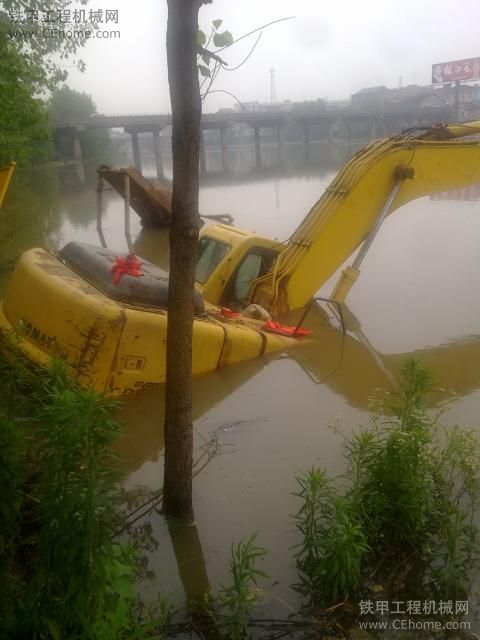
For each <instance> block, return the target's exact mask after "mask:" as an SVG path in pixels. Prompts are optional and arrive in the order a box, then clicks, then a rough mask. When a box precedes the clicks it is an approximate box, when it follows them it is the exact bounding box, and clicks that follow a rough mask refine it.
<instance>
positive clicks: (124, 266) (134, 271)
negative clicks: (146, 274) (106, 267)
mask: <svg viewBox="0 0 480 640" xmlns="http://www.w3.org/2000/svg"><path fill="white" fill-rule="evenodd" d="M112 273H113V284H118V283H119V282H120V278H121V277H122V275H123V274H124V273H126V274H127V275H129V276H143V273H142V263H141V262H140V261H139V260H138V259H137V256H136V255H135V254H133V253H129V254H128V255H127V256H126V257H125V258H116V259H115V264H114V265H113V267H112Z"/></svg>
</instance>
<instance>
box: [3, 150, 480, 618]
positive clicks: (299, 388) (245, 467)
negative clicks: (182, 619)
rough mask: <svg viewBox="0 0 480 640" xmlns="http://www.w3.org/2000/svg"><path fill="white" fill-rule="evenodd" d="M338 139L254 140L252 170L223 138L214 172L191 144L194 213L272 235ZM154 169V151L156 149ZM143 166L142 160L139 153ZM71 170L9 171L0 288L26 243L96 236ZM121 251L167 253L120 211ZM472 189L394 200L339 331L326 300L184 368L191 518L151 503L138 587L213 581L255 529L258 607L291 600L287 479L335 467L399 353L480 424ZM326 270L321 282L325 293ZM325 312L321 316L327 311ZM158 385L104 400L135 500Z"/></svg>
mask: <svg viewBox="0 0 480 640" xmlns="http://www.w3.org/2000/svg"><path fill="white" fill-rule="evenodd" d="M352 151H353V149H352V148H348V147H346V146H344V147H340V146H338V147H332V146H328V145H325V144H316V145H315V144H313V145H311V150H310V157H309V159H308V161H307V160H306V158H305V157H304V150H303V148H302V146H301V145H300V146H299V147H295V146H293V145H292V146H291V147H285V148H284V149H283V150H282V153H283V157H282V165H281V166H276V164H277V163H278V158H277V157H276V153H277V152H276V150H275V149H273V148H272V149H270V151H269V150H268V148H267V149H266V150H264V156H263V158H262V161H263V162H264V165H265V167H266V168H264V169H262V170H260V171H259V170H255V169H254V168H253V149H237V150H229V152H228V160H229V166H230V171H229V172H228V173H226V174H225V173H222V172H221V171H220V168H221V166H220V154H219V153H218V152H214V151H211V152H208V153H207V163H208V168H209V170H210V174H209V175H207V176H206V177H204V179H203V181H202V187H201V193H200V203H201V207H200V208H201V211H202V212H204V213H209V214H221V213H229V214H231V215H233V217H234V219H235V224H236V225H237V226H239V227H243V228H246V229H251V230H255V231H257V232H259V233H262V234H267V235H269V236H273V237H275V238H278V239H279V240H283V239H285V238H287V237H288V236H289V235H290V234H291V232H292V231H293V230H294V229H295V228H296V226H297V225H298V223H299V222H300V221H301V220H302V219H303V217H304V216H305V215H306V213H307V211H308V209H309V208H310V207H311V206H312V204H313V203H314V202H315V201H316V199H318V198H319V197H320V195H321V194H322V192H323V190H324V189H325V187H326V186H327V185H328V184H329V183H330V181H331V179H332V178H333V176H334V174H335V172H336V170H337V169H338V168H339V167H340V166H341V165H342V163H343V162H344V161H345V160H346V159H347V158H348V156H349V154H350V153H351V152H352ZM165 167H166V175H167V177H168V175H169V159H168V158H165ZM144 171H145V173H146V175H147V176H148V175H153V173H154V169H153V164H152V162H151V160H150V161H149V160H148V159H147V160H145V162H144ZM86 173H87V179H86V181H85V182H84V183H82V182H81V180H80V179H79V176H78V175H77V174H76V172H75V167H73V166H70V167H57V168H45V169H37V170H35V171H32V172H18V173H17V175H16V176H15V179H14V182H13V186H12V189H11V192H10V193H9V195H8V201H7V204H6V207H5V210H4V211H3V212H2V213H1V214H0V237H1V238H2V250H1V259H0V269H1V271H0V286H1V287H2V289H3V288H4V287H5V286H6V283H7V281H8V277H9V274H10V270H11V266H12V264H13V263H14V261H15V260H16V259H17V258H18V256H19V255H20V253H21V252H22V251H24V250H26V249H27V248H29V247H33V246H47V247H55V248H56V247H61V246H62V245H63V244H65V243H66V242H67V241H69V240H80V241H86V242H91V243H94V244H98V236H97V233H96V219H95V215H96V214H95V207H96V204H95V182H94V177H93V171H92V168H91V167H90V168H87V172H86ZM103 220H104V233H105V237H106V240H107V244H108V246H109V247H111V248H113V249H118V250H125V249H126V241H125V237H124V231H123V203H122V202H121V200H120V198H119V197H118V196H116V195H115V194H114V193H111V192H109V193H107V194H106V197H105V205H104V218H103ZM132 231H133V236H134V243H135V249H136V251H137V253H138V254H139V255H141V256H143V257H145V258H147V259H149V260H151V261H152V262H155V263H157V264H159V265H161V266H166V265H168V234H167V232H166V231H163V230H161V231H158V230H156V231H146V230H143V229H141V227H140V225H139V223H138V220H137V219H136V216H135V214H134V213H133V212H132ZM479 247H480V187H471V188H469V189H464V190H459V191H455V192H449V193H443V194H436V195H434V196H431V197H426V198H422V199H420V200H417V201H415V202H412V203H410V204H408V205H407V206H405V207H403V208H402V209H400V210H399V211H397V212H396V213H395V214H393V215H392V216H390V217H389V218H388V219H387V220H386V222H385V223H384V225H383V227H382V229H381V230H380V232H379V234H378V236H377V238H376V239H375V241H374V244H373V246H372V248H371V250H370V251H369V253H368V256H367V259H366V260H365V262H364V264H363V268H362V273H361V275H360V278H359V280H358V282H357V284H356V285H355V287H354V288H353V290H352V291H351V293H350V295H349V298H348V314H347V315H348V324H349V329H350V331H349V333H348V334H347V336H345V337H343V336H342V335H341V332H340V331H339V330H338V323H336V322H335V320H334V319H333V318H332V314H331V313H330V312H328V310H325V309H322V308H320V307H317V308H315V309H314V310H313V312H312V313H311V314H310V316H309V318H308V322H307V324H309V325H310V326H311V327H312V328H314V330H315V334H316V339H315V341H313V342H312V343H309V344H308V345H303V346H299V347H298V348H297V349H295V350H294V351H292V352H291V353H288V354H282V355H279V356H276V357H272V358H264V359H259V360H255V361H251V362H246V363H243V364H239V365H236V366H233V367H230V368H226V369H224V370H218V371H215V372H214V373H212V374H209V375H204V376H200V377H197V378H195V380H194V410H193V411H194V418H195V448H196V454H195V455H196V457H197V458H198V457H199V456H201V455H202V453H203V452H204V451H205V448H206V443H210V445H209V446H210V447H211V446H212V444H211V443H212V442H215V443H216V446H217V449H216V451H217V453H216V455H215V456H214V457H213V459H212V460H211V461H210V462H209V464H208V465H207V466H206V467H205V468H204V469H203V471H201V473H199V475H198V476H197V477H196V478H195V480H194V509H195V518H196V524H195V527H191V528H190V529H189V530H186V531H185V530H182V531H181V532H178V531H177V532H175V531H173V532H172V531H171V532H169V530H168V527H167V525H166V523H165V520H164V519H163V517H162V516H161V515H160V514H159V513H158V512H154V513H153V514H152V515H151V516H150V517H149V519H148V521H141V522H140V523H139V524H140V525H143V529H142V534H143V538H142V540H143V543H144V548H143V551H142V554H143V555H144V559H145V563H146V567H147V569H148V572H149V578H150V579H149V580H147V579H146V580H145V581H144V583H143V586H142V589H143V593H144V595H145V597H146V598H148V597H150V595H153V594H154V593H155V592H156V591H158V590H160V591H161V592H162V593H163V594H165V595H168V597H169V598H170V599H171V600H172V601H174V602H175V603H177V604H179V603H181V602H182V601H183V599H184V597H185V592H187V593H188V595H195V594H196V593H198V592H201V591H202V590H203V589H205V588H206V587H207V586H208V585H210V586H212V587H213V588H217V587H218V585H219V584H220V583H225V582H227V581H228V575H227V567H228V562H229V554H230V546H231V543H232V542H234V541H239V540H241V539H246V538H247V537H248V536H250V535H251V534H252V533H253V532H256V531H258V543H259V544H261V545H262V546H264V547H266V548H267V550H268V555H267V557H266V559H265V562H264V563H263V566H262V568H263V569H264V570H265V571H266V572H267V573H268V574H269V576H271V579H270V580H267V581H264V582H263V583H262V587H264V588H265V590H266V592H267V595H266V599H265V602H266V609H267V610H268V611H269V612H270V613H272V614H274V615H287V614H288V613H289V607H292V608H294V607H295V606H296V605H297V604H298V596H297V595H296V593H295V592H294V591H293V590H292V588H291V585H292V583H294V582H295V580H296V576H295V569H294V562H293V551H292V546H293V545H294V544H295V543H296V541H297V538H296V534H295V531H294V527H293V525H292V519H291V515H292V514H293V513H294V511H295V510H296V507H297V504H296V499H295V498H294V497H293V496H292V491H294V490H295V475H296V474H297V473H298V472H299V471H301V470H306V469H307V468H308V467H310V466H311V465H313V464H315V465H319V466H322V467H326V468H327V469H328V470H329V471H330V472H331V473H332V474H338V473H341V471H342V470H343V461H342V455H341V438H340V437H339V435H338V434H337V433H336V431H337V430H340V431H341V432H342V433H345V434H348V433H351V432H352V431H354V430H356V429H358V428H359V427H360V425H362V424H366V423H368V420H369V402H368V400H369V397H371V396H372V395H374V394H375V393H376V392H377V390H379V389H381V390H392V389H394V388H395V385H396V380H397V379H398V372H399V370H400V368H401V366H402V363H403V362H404V361H405V360H406V359H408V358H411V357H414V358H416V359H418V360H420V361H421V362H423V363H424V364H426V365H427V366H428V367H429V368H430V369H431V371H432V373H433V375H434V377H435V379H436V381H437V382H438V384H439V385H440V386H441V387H443V388H444V389H445V391H444V392H441V393H438V394H437V396H436V397H435V398H434V399H433V401H432V402H433V404H434V405H436V406H437V407H438V406H440V405H441V404H442V403H444V402H445V401H446V399H447V398H448V397H450V396H451V394H455V395H456V396H457V399H456V401H455V403H454V404H453V405H452V407H451V408H450V409H448V410H447V411H446V413H445V415H444V418H443V422H444V423H445V424H447V425H453V424H459V423H460V424H469V425H476V424H479V423H480V391H479V388H480V297H479V296H478V295H477V280H478V273H479V271H480V249H479ZM334 281H335V278H333V279H332V282H330V283H327V285H325V286H324V287H322V289H321V291H320V294H323V295H328V294H329V293H330V291H331V289H332V286H333V283H334ZM329 318H330V321H329ZM163 412H164V395H163V388H162V387H160V388H155V389H149V390H146V391H144V392H142V393H139V394H137V395H135V396H132V397H130V398H128V399H127V400H126V402H125V404H124V407H123V409H122V410H121V412H120V420H121V421H122V422H123V423H124V424H125V427H126V430H127V436H126V438H125V439H124V440H123V441H122V442H121V443H120V445H119V452H120V454H121V456H122V458H123V459H124V466H125V469H126V471H127V474H128V475H127V480H126V483H125V487H126V491H127V493H128V494H129V497H130V499H131V500H132V501H133V499H134V497H135V496H137V497H138V496H139V495H143V494H144V493H145V492H148V490H156V489H158V487H159V486H161V482H162V462H163V458H162V456H163V434H162V425H163Z"/></svg>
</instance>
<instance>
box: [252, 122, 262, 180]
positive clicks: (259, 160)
mask: <svg viewBox="0 0 480 640" xmlns="http://www.w3.org/2000/svg"><path fill="white" fill-rule="evenodd" d="M252 128H253V137H254V141H255V167H256V168H257V169H260V167H261V166H262V158H261V156H260V127H259V125H258V124H254V125H253V127H252Z"/></svg>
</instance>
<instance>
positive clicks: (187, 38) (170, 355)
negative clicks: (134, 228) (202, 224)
mask: <svg viewBox="0 0 480 640" xmlns="http://www.w3.org/2000/svg"><path fill="white" fill-rule="evenodd" d="M200 4H201V2H200V1H199V0H168V26H167V60H168V81H169V85H170V99H171V105H172V127H173V129H172V158H173V191H172V224H171V229H170V284H169V295H168V329H167V377H166V399H165V403H166V404H165V470H164V488H163V509H164V512H165V514H166V515H167V516H173V517H176V518H179V519H181V520H187V521H188V520H191V519H192V518H193V509H192V462H193V425H192V331H193V288H194V282H195V261H196V247H197V240H198V230H199V216H198V164H199V144H200V138H199V135H200V117H201V111H202V103H201V99H200V90H199V84H198V71H197V31H198V9H199V6H200Z"/></svg>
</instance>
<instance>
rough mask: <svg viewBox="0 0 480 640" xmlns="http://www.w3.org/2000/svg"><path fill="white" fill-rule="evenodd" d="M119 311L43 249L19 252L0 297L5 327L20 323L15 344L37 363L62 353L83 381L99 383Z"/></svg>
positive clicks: (106, 370)
mask: <svg viewBox="0 0 480 640" xmlns="http://www.w3.org/2000/svg"><path fill="white" fill-rule="evenodd" d="M123 323H124V312H123V309H122V307H121V306H120V305H118V304H117V303H115V302H113V301H112V300H109V299H108V298H107V297H106V296H104V295H103V294H101V293H100V292H99V291H97V289H95V288H94V287H93V286H91V285H90V284H88V283H87V282H86V281H85V280H83V279H82V278H80V277H79V276H77V275H76V274H75V273H73V272H72V271H71V270H70V269H68V268H67V267H65V266H64V265H63V264H62V263H61V262H60V261H59V260H57V259H56V258H55V257H54V256H52V255H51V254H49V253H47V252H46V251H44V250H43V249H31V250H30V251H27V252H26V253H24V254H23V256H22V257H21V259H20V261H19V262H18V264H17V267H16V269H15V272H14V274H13V276H12V279H11V281H10V285H9V287H8V291H7V293H6V296H5V300H4V303H3V322H2V324H3V325H4V327H5V328H7V329H8V328H14V327H19V326H21V327H22V331H23V340H22V341H21V348H22V349H23V350H24V351H25V353H26V354H27V356H28V357H29V358H30V359H31V360H33V361H34V362H37V363H39V364H44V362H45V361H48V360H49V359H50V358H53V357H62V358H64V359H65V360H66V362H67V364H68V365H69V367H70V369H71V371H72V374H73V376H74V377H75V378H76V379H77V380H78V382H79V383H80V384H81V385H82V386H85V387H93V388H95V389H98V390H103V389H105V387H106V385H107V383H108V378H109V373H110V368H111V366H112V362H113V359H114V356H115V351H116V349H117V344H118V340H119V337H120V334H121V331H122V328H123Z"/></svg>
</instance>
